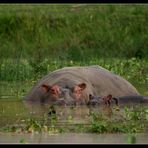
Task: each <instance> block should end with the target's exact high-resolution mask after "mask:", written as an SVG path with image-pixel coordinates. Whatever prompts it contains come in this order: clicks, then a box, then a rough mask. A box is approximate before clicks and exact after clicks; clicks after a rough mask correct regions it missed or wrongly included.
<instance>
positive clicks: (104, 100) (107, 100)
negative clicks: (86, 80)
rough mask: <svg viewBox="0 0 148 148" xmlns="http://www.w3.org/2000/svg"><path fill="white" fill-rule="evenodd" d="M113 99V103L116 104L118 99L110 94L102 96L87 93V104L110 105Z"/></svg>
mask: <svg viewBox="0 0 148 148" xmlns="http://www.w3.org/2000/svg"><path fill="white" fill-rule="evenodd" d="M113 101H115V104H116V105H118V99H117V98H113V97H112V95H111V94H109V95H107V96H104V97H98V96H93V95H91V94H89V101H88V103H87V105H103V104H105V105H107V106H110V105H111V103H112V102H113Z"/></svg>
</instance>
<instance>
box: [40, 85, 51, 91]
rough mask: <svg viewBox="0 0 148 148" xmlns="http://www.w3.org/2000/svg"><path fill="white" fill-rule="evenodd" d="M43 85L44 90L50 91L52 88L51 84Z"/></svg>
mask: <svg viewBox="0 0 148 148" xmlns="http://www.w3.org/2000/svg"><path fill="white" fill-rule="evenodd" d="M41 87H42V88H43V90H44V91H45V92H46V93H47V92H49V90H50V88H51V87H50V86H49V85H47V84H42V85H41Z"/></svg>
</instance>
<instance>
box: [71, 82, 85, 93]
mask: <svg viewBox="0 0 148 148" xmlns="http://www.w3.org/2000/svg"><path fill="white" fill-rule="evenodd" d="M85 88H86V84H85V83H81V84H78V85H76V86H75V87H74V89H73V91H74V92H75V93H79V94H80V93H81V92H82V91H83V90H84V89H85Z"/></svg>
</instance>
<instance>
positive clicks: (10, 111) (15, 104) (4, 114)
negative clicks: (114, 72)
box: [0, 98, 148, 144]
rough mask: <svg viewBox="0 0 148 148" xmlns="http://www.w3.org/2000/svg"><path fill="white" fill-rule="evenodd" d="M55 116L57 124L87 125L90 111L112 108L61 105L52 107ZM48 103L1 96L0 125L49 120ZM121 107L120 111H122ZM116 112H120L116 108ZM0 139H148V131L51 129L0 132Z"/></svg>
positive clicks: (105, 112)
mask: <svg viewBox="0 0 148 148" xmlns="http://www.w3.org/2000/svg"><path fill="white" fill-rule="evenodd" d="M54 109H55V111H56V116H57V125H59V126H61V125H64V126H67V128H68V127H70V126H72V127H74V126H75V125H78V124H82V125H87V124H88V126H89V123H90V112H99V113H101V114H103V115H105V116H106V117H107V118H112V114H113V112H114V113H115V110H114V109H113V108H110V107H104V106H100V107H87V106H77V107H62V106H57V107H55V108H54ZM49 111H50V105H32V104H26V103H24V102H23V101H22V100H18V99H17V100H16V99H12V98H10V99H8V98H7V99H0V128H7V127H13V126H15V127H18V128H19V127H23V126H25V123H26V122H24V121H25V120H27V119H30V118H33V119H36V120H38V121H40V123H43V122H47V121H45V119H48V122H50V121H51V119H50V115H49ZM122 111H123V109H121V111H120V114H122ZM118 114H119V112H118ZM0 143H56V144H60V143H70V144H73V143H74V144H75V143H90V144H97V143H101V144H102V143H103V144H104V143H116V144H118V143H143V144H145V143H148V132H146V133H141V134H134V135H129V134H119V133H117V134H98V133H81V131H80V132H78V133H72V132H71V133H56V132H55V133H52V132H41V133H40V132H33V133H27V132H3V131H1V132H0Z"/></svg>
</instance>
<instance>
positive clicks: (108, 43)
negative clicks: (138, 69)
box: [0, 4, 148, 62]
mask: <svg viewBox="0 0 148 148" xmlns="http://www.w3.org/2000/svg"><path fill="white" fill-rule="evenodd" d="M147 14H148V9H147V5H78V4H71V5H50V4H49V5H28V4H24V5H0V45H1V48H0V53H1V54H0V59H2V58H16V59H20V58H25V59H29V60H35V61H36V62H42V60H43V59H45V58H48V59H50V60H53V59H54V60H61V59H62V60H77V61H80V60H81V61H83V60H84V61H86V60H87V61H88V60H91V59H94V58H100V57H109V58H110V57H122V58H123V57H127V58H132V57H136V58H147V57H148V50H147V46H148V42H147V39H148V27H147V26H148V21H147ZM6 51H7V52H6Z"/></svg>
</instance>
